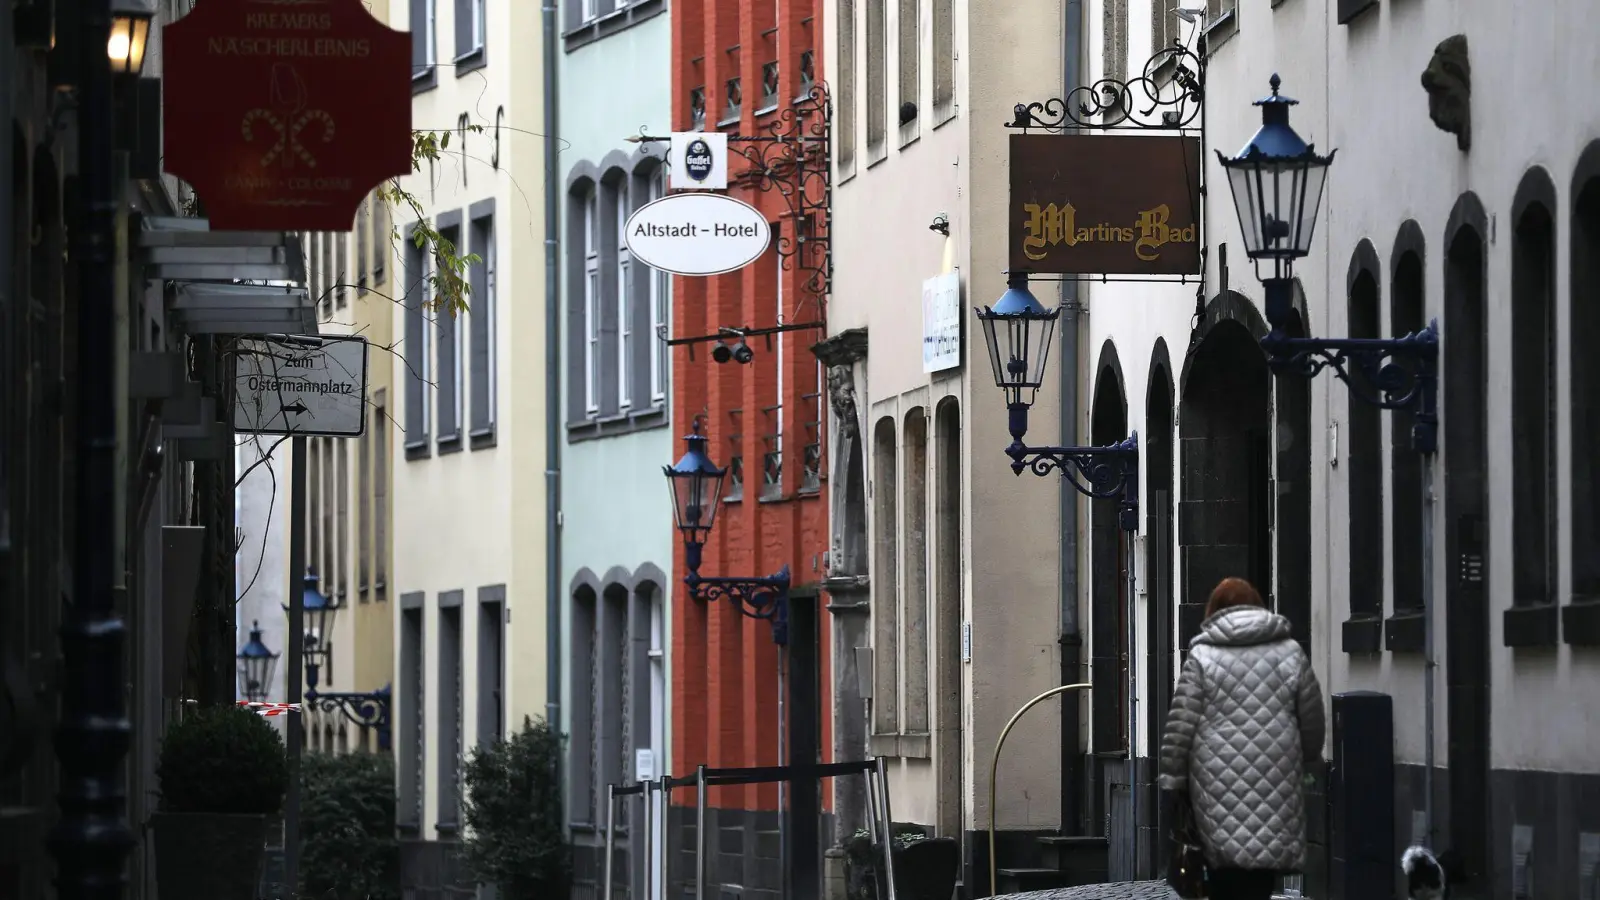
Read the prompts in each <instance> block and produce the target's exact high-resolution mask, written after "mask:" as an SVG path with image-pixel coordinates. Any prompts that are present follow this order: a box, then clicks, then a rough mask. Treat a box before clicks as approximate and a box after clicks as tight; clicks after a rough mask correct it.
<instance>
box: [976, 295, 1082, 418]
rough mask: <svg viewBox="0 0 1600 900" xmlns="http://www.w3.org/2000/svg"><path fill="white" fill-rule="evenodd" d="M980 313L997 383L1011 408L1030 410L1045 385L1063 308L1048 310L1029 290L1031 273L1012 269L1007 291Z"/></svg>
mask: <svg viewBox="0 0 1600 900" xmlns="http://www.w3.org/2000/svg"><path fill="white" fill-rule="evenodd" d="M977 315H978V321H979V322H982V323H983V337H984V343H985V344H987V345H988V347H989V363H990V365H992V366H993V368H994V383H995V386H996V387H998V388H1000V389H1001V390H1002V391H1004V392H1005V395H1006V406H1007V407H1009V408H1011V409H1013V410H1015V409H1016V408H1017V407H1018V406H1021V407H1022V408H1023V409H1024V410H1026V409H1027V407H1030V406H1032V405H1033V398H1034V395H1035V394H1037V393H1038V391H1039V387H1040V385H1042V384H1044V367H1045V363H1046V362H1048V361H1049V359H1050V341H1051V339H1052V338H1053V337H1054V336H1055V330H1056V321H1057V320H1058V319H1060V317H1061V309H1060V307H1057V308H1055V309H1050V310H1047V309H1045V308H1044V304H1042V303H1040V302H1039V298H1037V297H1035V296H1034V295H1033V292H1031V291H1029V290H1028V274H1027V273H1026V272H1011V273H1009V274H1008V275H1007V276H1006V292H1005V293H1004V294H1001V295H1000V299H999V300H996V301H995V303H994V305H993V306H985V307H983V308H982V309H979V310H977Z"/></svg>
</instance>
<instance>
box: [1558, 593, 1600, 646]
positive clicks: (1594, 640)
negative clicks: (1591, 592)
mask: <svg viewBox="0 0 1600 900" xmlns="http://www.w3.org/2000/svg"><path fill="white" fill-rule="evenodd" d="M1561 636H1562V638H1563V639H1564V640H1565V641H1566V642H1567V643H1568V644H1570V645H1572V646H1574V647H1600V597H1597V596H1585V595H1582V594H1579V595H1577V596H1574V597H1573V598H1572V602H1570V603H1568V604H1567V605H1566V607H1565V608H1564V609H1562V610H1561Z"/></svg>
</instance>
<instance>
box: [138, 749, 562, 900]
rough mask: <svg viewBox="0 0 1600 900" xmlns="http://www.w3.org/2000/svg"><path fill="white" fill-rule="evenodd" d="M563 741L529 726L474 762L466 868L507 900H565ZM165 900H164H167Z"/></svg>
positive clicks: (475, 755) (469, 773)
mask: <svg viewBox="0 0 1600 900" xmlns="http://www.w3.org/2000/svg"><path fill="white" fill-rule="evenodd" d="M560 758H561V739H560V738H559V737H558V736H557V735H556V734H555V732H554V731H552V730H551V728H550V726H549V725H548V724H547V723H546V722H545V721H544V720H543V719H527V718H524V719H523V723H522V730H521V731H519V732H517V733H516V734H514V735H512V736H511V738H510V739H509V740H502V741H497V742H495V743H493V744H489V745H485V746H480V747H478V748H477V749H475V750H473V751H472V754H471V756H469V757H468V758H467V765H466V773H465V774H466V786H467V792H466V794H467V795H466V797H465V798H464V801H465V802H464V803H463V809H462V816H463V818H464V820H465V824H466V826H467V827H466V836H465V838H464V839H463V840H462V842H461V857H460V858H461V861H462V862H463V863H465V864H466V866H467V868H468V870H469V871H471V872H472V873H473V876H474V877H475V878H477V879H478V881H480V882H483V883H485V884H494V885H496V886H497V887H498V888H499V897H500V900H551V898H554V897H565V896H566V895H567V889H568V885H569V883H570V882H569V877H570V874H571V870H572V869H571V859H570V851H569V849H568V847H567V839H566V833H565V829H564V828H563V827H562V822H561V783H560V782H559V781H558V780H557V772H558V767H557V764H558V763H559V761H560ZM163 900H165V898H163Z"/></svg>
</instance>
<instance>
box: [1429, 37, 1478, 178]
mask: <svg viewBox="0 0 1600 900" xmlns="http://www.w3.org/2000/svg"><path fill="white" fill-rule="evenodd" d="M1422 88H1423V90H1425V91H1427V92H1428V118H1430V119H1432V120H1433V124H1435V125H1437V126H1439V130H1440V131H1444V132H1447V133H1449V134H1453V135H1455V136H1456V146H1457V147H1459V148H1460V149H1461V150H1462V151H1463V152H1465V151H1466V150H1469V149H1471V147H1472V64H1471V63H1470V62H1469V61H1468V59H1467V36H1466V35H1464V34H1457V35H1452V36H1450V37H1447V38H1445V39H1444V40H1442V41H1440V42H1439V46H1437V47H1435V48H1434V50H1433V58H1432V59H1430V60H1428V67H1427V68H1426V69H1424V70H1423V71H1422Z"/></svg>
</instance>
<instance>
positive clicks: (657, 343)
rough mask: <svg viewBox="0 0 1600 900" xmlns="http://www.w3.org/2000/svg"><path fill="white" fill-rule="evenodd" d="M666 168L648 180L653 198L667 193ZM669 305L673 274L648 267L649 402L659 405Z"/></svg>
mask: <svg viewBox="0 0 1600 900" xmlns="http://www.w3.org/2000/svg"><path fill="white" fill-rule="evenodd" d="M666 185H667V176H666V169H665V168H662V169H661V170H660V171H658V172H657V173H656V175H655V177H654V178H652V179H651V181H650V199H651V200H656V199H659V198H660V197H662V196H664V195H665V193H666ZM671 309H672V276H671V275H669V274H667V273H666V272H663V271H661V270H659V269H651V270H650V332H651V333H650V402H651V403H652V404H654V405H656V406H661V405H662V404H664V403H666V402H667V382H668V374H669V373H670V371H671V367H672V348H671V347H668V346H667V343H666V342H667V339H668V338H670V337H671V336H672V332H671V331H670V324H669V322H668V317H669V315H670V314H671V313H670V311H671Z"/></svg>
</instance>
